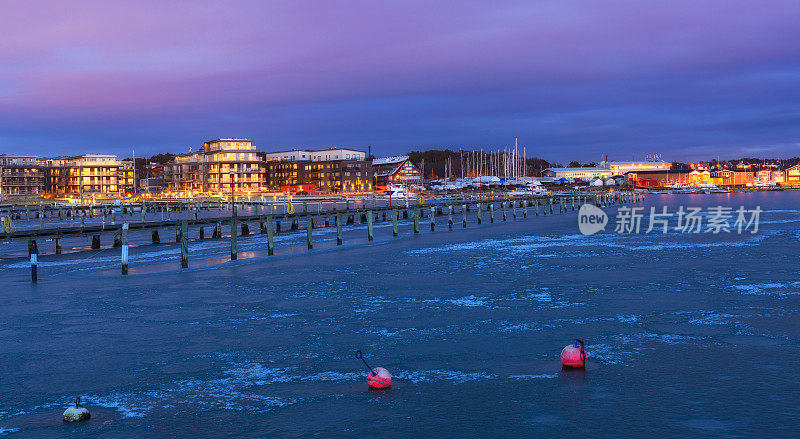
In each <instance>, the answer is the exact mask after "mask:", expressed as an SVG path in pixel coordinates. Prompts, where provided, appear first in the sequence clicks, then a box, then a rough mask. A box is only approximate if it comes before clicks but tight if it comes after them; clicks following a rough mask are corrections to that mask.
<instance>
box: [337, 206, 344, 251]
mask: <svg viewBox="0 0 800 439" xmlns="http://www.w3.org/2000/svg"><path fill="white" fill-rule="evenodd" d="M343 242H344V238H343V236H342V214H341V213H337V214H336V245H342V243H343Z"/></svg>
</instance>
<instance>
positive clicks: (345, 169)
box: [265, 148, 373, 194]
mask: <svg viewBox="0 0 800 439" xmlns="http://www.w3.org/2000/svg"><path fill="white" fill-rule="evenodd" d="M265 159H266V162H265V166H266V185H267V187H268V188H269V190H273V191H280V192H287V193H297V192H307V193H309V194H310V193H317V192H320V193H339V192H368V191H371V190H372V183H373V182H372V176H373V170H372V162H370V161H369V160H367V159H366V153H365V152H364V151H358V150H354V149H345V148H331V149H325V150H320V151H311V150H291V151H277V152H270V153H266V154H265Z"/></svg>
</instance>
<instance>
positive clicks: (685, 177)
mask: <svg viewBox="0 0 800 439" xmlns="http://www.w3.org/2000/svg"><path fill="white" fill-rule="evenodd" d="M692 172H695V171H692ZM706 172H708V171H706ZM689 174H690V171H684V170H680V171H677V170H676V171H673V170H666V171H631V172H627V173H626V174H625V178H626V179H627V180H628V183H630V184H632V185H634V186H643V187H666V186H671V185H688V184H690V183H691V176H690V175H689Z"/></svg>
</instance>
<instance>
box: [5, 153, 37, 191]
mask: <svg viewBox="0 0 800 439" xmlns="http://www.w3.org/2000/svg"><path fill="white" fill-rule="evenodd" d="M43 192H44V174H43V172H42V167H41V166H39V165H38V163H37V160H36V156H24V155H7V154H3V155H0V195H40V194H42V193H43Z"/></svg>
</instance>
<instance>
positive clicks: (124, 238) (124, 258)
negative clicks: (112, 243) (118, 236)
mask: <svg viewBox="0 0 800 439" xmlns="http://www.w3.org/2000/svg"><path fill="white" fill-rule="evenodd" d="M128 227H129V226H128V223H123V224H122V274H128Z"/></svg>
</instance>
